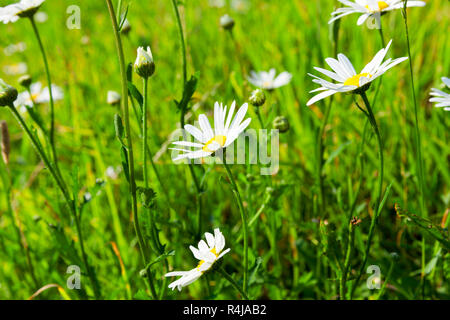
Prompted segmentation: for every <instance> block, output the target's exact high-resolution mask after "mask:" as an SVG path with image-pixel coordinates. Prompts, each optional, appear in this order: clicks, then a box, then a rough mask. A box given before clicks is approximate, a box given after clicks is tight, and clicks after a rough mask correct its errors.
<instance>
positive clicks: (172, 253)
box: [144, 250, 175, 270]
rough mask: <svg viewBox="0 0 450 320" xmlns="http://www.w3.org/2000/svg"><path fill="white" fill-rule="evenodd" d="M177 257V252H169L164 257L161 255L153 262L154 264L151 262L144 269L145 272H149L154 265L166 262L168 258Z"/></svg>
mask: <svg viewBox="0 0 450 320" xmlns="http://www.w3.org/2000/svg"><path fill="white" fill-rule="evenodd" d="M174 255H175V250H171V251H169V252H165V253H163V254H162V255H160V256H159V257H157V258H156V259H155V260H153V261H152V262H150V263H149V264H147V265H146V266H145V268H144V270H148V269H149V268H150V267H151V266H153V265H154V264H157V263H158V262H161V261H164V260H165V259H167V258H168V257H171V256H174Z"/></svg>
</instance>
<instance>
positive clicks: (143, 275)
mask: <svg viewBox="0 0 450 320" xmlns="http://www.w3.org/2000/svg"><path fill="white" fill-rule="evenodd" d="M139 276H140V277H141V278H147V270H145V269H142V270H141V271H139Z"/></svg>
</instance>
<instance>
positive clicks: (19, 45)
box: [3, 42, 27, 56]
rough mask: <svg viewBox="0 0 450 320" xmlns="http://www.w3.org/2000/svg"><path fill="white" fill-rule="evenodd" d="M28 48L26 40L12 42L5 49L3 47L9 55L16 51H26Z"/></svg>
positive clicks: (4, 51)
mask: <svg viewBox="0 0 450 320" xmlns="http://www.w3.org/2000/svg"><path fill="white" fill-rule="evenodd" d="M26 49H27V45H26V43H25V42H19V43H16V44H10V45H9V46H7V47H6V48H5V49H3V53H4V54H5V55H7V56H12V55H13V54H14V53H16V52H24V51H25V50H26Z"/></svg>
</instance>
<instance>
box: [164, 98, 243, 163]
mask: <svg viewBox="0 0 450 320" xmlns="http://www.w3.org/2000/svg"><path fill="white" fill-rule="evenodd" d="M235 107H236V102H233V103H232V105H231V107H230V110H229V112H228V116H227V106H223V104H219V103H218V102H216V103H215V105H214V129H212V128H211V125H210V123H209V121H208V118H207V117H206V115H204V114H201V115H200V116H199V117H198V122H199V124H200V129H199V128H197V127H195V126H193V125H190V124H187V125H185V126H184V129H185V130H186V131H187V132H188V133H189V134H191V135H192V136H193V137H194V138H195V139H196V140H197V141H198V142H190V141H176V142H174V143H173V144H174V145H177V146H181V147H187V148H195V150H191V149H182V148H171V150H176V151H181V152H182V154H180V155H178V156H177V157H175V158H174V159H173V161H178V160H181V159H186V158H187V159H197V158H204V157H208V156H210V155H212V154H213V153H215V152H217V151H218V150H220V149H224V148H226V147H228V146H229V145H231V144H232V143H233V142H234V141H235V140H236V139H237V138H238V137H239V135H240V134H241V133H242V132H244V130H245V129H246V128H247V127H248V125H249V124H250V121H251V119H250V118H248V119H246V120H245V121H243V120H244V117H245V114H246V113H247V109H248V105H247V103H245V104H244V105H242V107H241V108H239V110H238V112H237V113H236V116H235V117H234V119H233V114H234V109H235Z"/></svg>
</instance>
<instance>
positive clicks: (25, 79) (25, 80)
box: [19, 74, 32, 88]
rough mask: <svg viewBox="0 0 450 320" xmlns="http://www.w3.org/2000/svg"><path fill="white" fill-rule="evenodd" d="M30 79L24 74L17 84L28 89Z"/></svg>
mask: <svg viewBox="0 0 450 320" xmlns="http://www.w3.org/2000/svg"><path fill="white" fill-rule="evenodd" d="M31 82H32V79H31V76H30V75H29V74H25V75H23V76H21V77H20V78H19V84H20V85H21V86H22V87H24V88H29V87H30V85H31Z"/></svg>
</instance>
